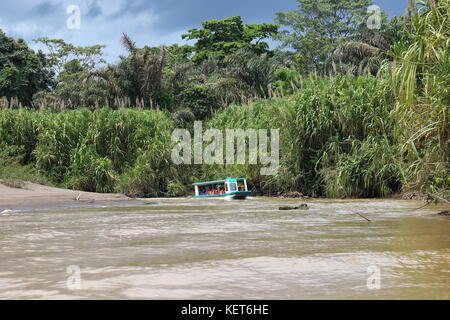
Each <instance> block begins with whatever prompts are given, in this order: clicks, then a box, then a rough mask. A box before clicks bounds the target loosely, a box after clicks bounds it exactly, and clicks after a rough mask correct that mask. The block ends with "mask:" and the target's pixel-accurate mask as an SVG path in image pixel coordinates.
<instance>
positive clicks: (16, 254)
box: [0, 198, 450, 299]
mask: <svg viewBox="0 0 450 320" xmlns="http://www.w3.org/2000/svg"><path fill="white" fill-rule="evenodd" d="M152 201H154V202H156V203H150V204H148V205H145V206H140V207H122V208H101V207H99V208H89V209H73V208H71V209H67V210H60V209H58V210H41V211H22V212H10V213H5V214H2V215H0V299H66V298H67V299H450V218H446V217H438V216H437V215H436V213H437V212H439V211H441V210H444V209H447V210H448V206H447V207H443V206H433V205H431V206H427V207H425V208H422V209H418V210H414V209H415V208H419V207H420V206H422V205H423V203H421V202H415V201H400V200H312V201H309V202H308V205H309V207H310V209H309V210H307V211H279V210H278V208H279V207H280V206H285V205H297V204H298V203H299V201H298V200H281V199H271V198H254V199H250V200H247V201H227V200H196V199H167V200H152ZM356 212H358V213H361V214H363V215H364V216H366V217H367V218H369V219H370V220H371V221H372V222H368V221H366V220H364V219H363V218H362V217H360V216H359V215H357V214H356Z"/></svg>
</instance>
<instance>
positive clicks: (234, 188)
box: [230, 183, 237, 191]
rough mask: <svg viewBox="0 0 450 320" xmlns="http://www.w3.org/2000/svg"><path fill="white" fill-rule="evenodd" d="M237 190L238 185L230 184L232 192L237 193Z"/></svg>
mask: <svg viewBox="0 0 450 320" xmlns="http://www.w3.org/2000/svg"><path fill="white" fill-rule="evenodd" d="M236 190H237V186H236V183H230V191H236Z"/></svg>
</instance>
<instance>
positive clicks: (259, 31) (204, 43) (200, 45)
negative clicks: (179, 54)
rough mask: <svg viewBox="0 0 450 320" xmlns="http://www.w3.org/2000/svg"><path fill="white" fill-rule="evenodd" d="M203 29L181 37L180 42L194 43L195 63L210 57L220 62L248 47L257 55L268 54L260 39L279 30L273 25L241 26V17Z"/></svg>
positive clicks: (206, 24) (208, 25)
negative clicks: (184, 40)
mask: <svg viewBox="0 0 450 320" xmlns="http://www.w3.org/2000/svg"><path fill="white" fill-rule="evenodd" d="M202 26H203V28H202V29H191V30H189V33H187V34H184V35H182V38H183V39H188V40H197V42H196V43H195V45H194V52H195V54H194V57H193V60H194V61H195V62H196V63H200V62H202V61H205V60H206V59H208V58H211V57H212V58H214V59H216V60H218V61H220V62H222V61H223V60H224V59H225V57H226V56H227V55H229V54H232V53H235V52H236V51H237V50H239V49H242V48H250V49H252V50H254V51H255V53H258V54H262V53H265V52H268V50H269V45H268V44H267V43H266V42H264V41H262V40H264V39H267V38H269V37H272V36H274V35H275V34H276V33H277V31H278V25H276V24H268V23H262V24H244V21H243V20H242V18H241V17H240V16H234V17H230V18H226V19H222V20H209V21H204V22H202Z"/></svg>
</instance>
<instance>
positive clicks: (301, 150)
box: [209, 76, 400, 197]
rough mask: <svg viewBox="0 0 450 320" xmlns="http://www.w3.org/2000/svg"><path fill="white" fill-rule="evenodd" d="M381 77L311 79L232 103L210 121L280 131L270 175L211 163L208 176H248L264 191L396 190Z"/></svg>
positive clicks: (354, 193) (364, 193)
mask: <svg viewBox="0 0 450 320" xmlns="http://www.w3.org/2000/svg"><path fill="white" fill-rule="evenodd" d="M388 88H389V86H388V85H387V83H386V80H380V79H377V78H373V77H366V78H363V77H358V78H356V77H353V76H342V77H336V78H325V79H323V78H311V79H308V80H305V81H304V84H303V89H302V90H300V91H298V92H296V93H295V94H294V95H292V96H286V97H283V98H279V99H271V100H266V101H259V102H255V103H253V104H250V105H248V106H242V107H241V106H231V107H229V108H227V109H225V110H223V111H222V112H221V113H220V114H218V115H217V116H216V118H215V119H213V120H212V121H211V122H210V123H209V125H210V126H212V127H216V128H222V129H225V128H244V129H248V128H255V129H259V128H266V129H280V139H281V140H280V144H281V150H280V154H281V162H280V164H281V167H280V170H279V172H278V174H277V175H276V176H273V177H271V176H269V177H264V176H260V175H259V170H258V168H255V167H254V166H248V165H245V166H242V165H235V166H221V167H219V166H212V167H210V168H209V173H210V174H214V173H216V174H217V175H221V176H225V175H242V176H247V177H250V178H252V181H253V182H254V183H256V184H257V187H258V188H259V189H260V190H262V191H263V192H264V193H272V194H273V193H274V192H287V191H294V190H296V191H301V192H303V193H304V194H309V195H312V196H320V195H326V196H329V197H376V196H385V195H388V194H391V193H393V192H396V191H398V189H399V186H400V185H399V181H400V175H399V170H398V168H397V164H396V156H398V155H397V154H396V139H397V136H396V123H395V121H394V119H393V117H392V114H393V111H394V101H393V100H392V94H391V92H390V90H389V89H388Z"/></svg>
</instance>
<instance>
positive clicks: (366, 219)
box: [353, 211, 372, 222]
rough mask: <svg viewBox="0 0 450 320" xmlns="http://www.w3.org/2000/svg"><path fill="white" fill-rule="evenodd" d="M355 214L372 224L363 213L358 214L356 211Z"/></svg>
mask: <svg viewBox="0 0 450 320" xmlns="http://www.w3.org/2000/svg"><path fill="white" fill-rule="evenodd" d="M353 213H355V214H357V215H358V216H360V217H361V218H364V219H366V220H367V221H369V222H372V220H370V219H367V218H366V217H364V216H363V215H362V214H361V213H358V212H355V211H353Z"/></svg>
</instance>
